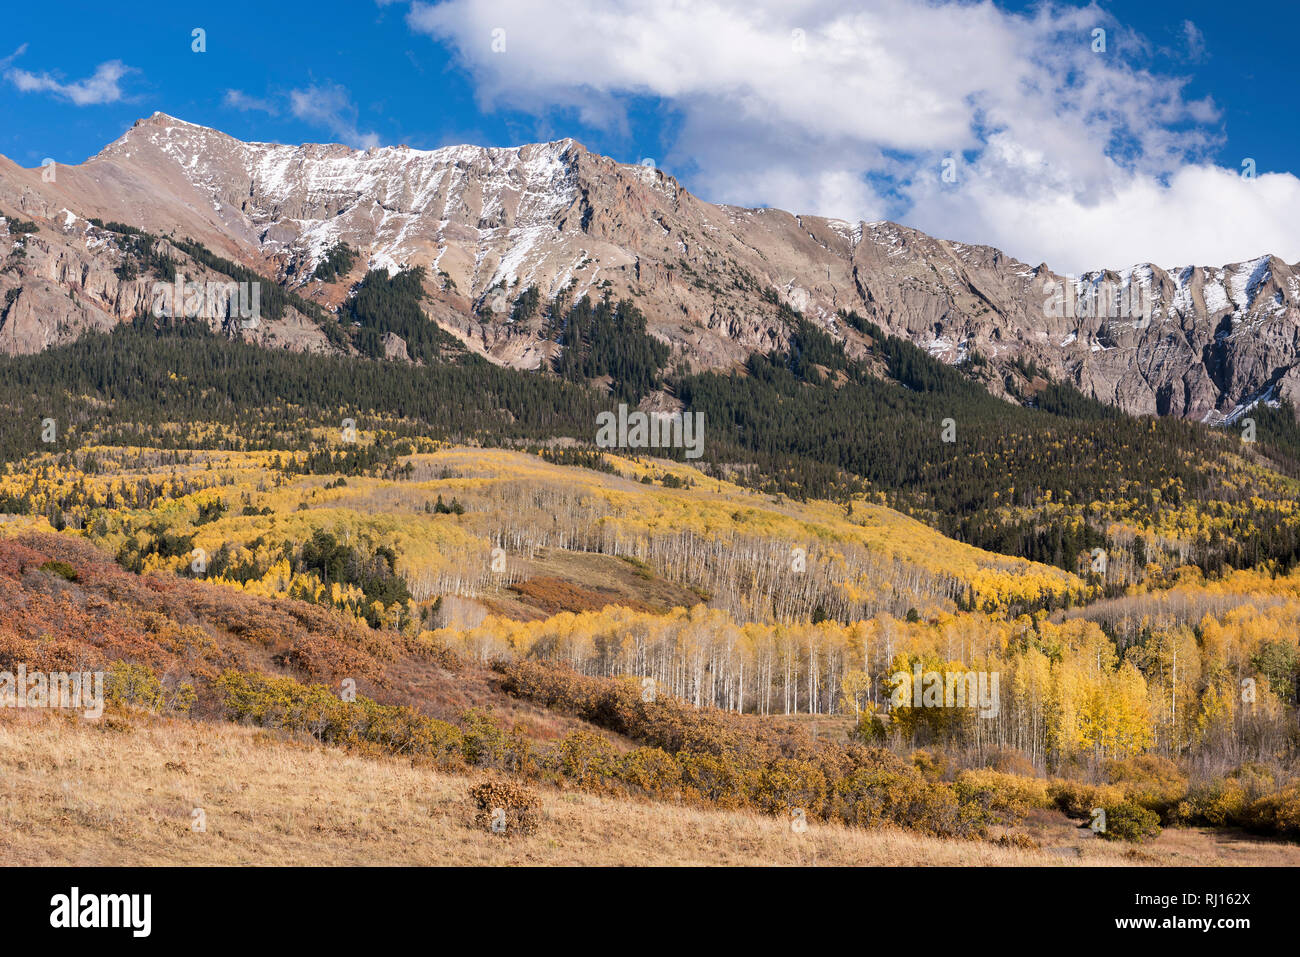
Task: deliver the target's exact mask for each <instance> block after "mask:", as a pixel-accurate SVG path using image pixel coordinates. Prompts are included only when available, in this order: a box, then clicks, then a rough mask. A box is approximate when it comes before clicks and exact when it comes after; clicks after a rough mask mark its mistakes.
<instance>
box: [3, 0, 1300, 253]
mask: <svg viewBox="0 0 1300 957" xmlns="http://www.w3.org/2000/svg"><path fill="white" fill-rule="evenodd" d="M122 7H126V8H128V12H124V11H123V9H120V8H116V7H113V6H110V5H105V4H102V3H93V4H92V3H84V4H83V3H66V2H65V3H59V4H57V5H55V4H19V5H13V6H11V7H10V8H9V9H8V10H7V11H6V14H5V23H6V26H7V28H8V29H7V31H6V36H5V37H4V38H3V39H2V40H0V110H3V116H4V117H5V122H4V123H3V124H0V153H4V154H5V155H7V156H9V157H10V158H11V159H13V160H15V161H17V162H19V163H21V164H23V165H26V166H35V165H38V164H39V163H40V162H41V161H42V160H43V159H44V158H46V157H50V158H53V159H55V160H56V161H58V162H61V163H75V162H80V161H81V160H83V159H85V158H86V157H88V156H90V155H93V154H94V153H95V152H96V151H98V150H99V149H100V148H101V147H102V146H104V145H105V144H106V143H108V142H110V141H112V140H113V139H116V138H117V137H118V136H120V135H121V133H122V132H123V131H124V130H125V129H126V128H127V127H128V126H129V125H130V123H131V122H132V121H134V120H135V119H137V118H138V117H141V116H147V115H149V114H151V113H153V112H154V111H156V110H161V111H163V112H166V113H170V114H173V115H175V116H178V117H181V118H182V119H185V120H189V121H191V122H195V123H200V124H203V125H205V126H212V127H215V128H218V129H221V130H223V131H225V132H228V133H230V134H232V135H234V136H237V137H240V138H242V139H259V140H274V141H279V142H291V143H292V142H305V141H312V142H320V141H327V142H328V141H342V142H347V143H349V144H350V145H354V146H364V145H370V144H380V145H388V144H399V143H405V144H408V145H410V146H415V147H421V148H433V147H437V146H442V145H447V144H451V143H463V142H470V143H478V144H482V145H492V146H508V145H514V144H518V143H521V142H529V141H535V140H541V139H555V138H560V137H563V136H572V137H574V138H576V139H578V140H580V141H582V142H583V143H585V144H586V145H587V146H588V147H589V148H591V149H593V150H596V151H598V152H601V153H605V154H608V155H611V156H613V157H615V158H617V159H620V160H623V161H627V162H637V161H640V160H642V159H644V158H647V157H650V158H653V159H654V160H655V162H656V163H658V165H660V166H661V167H663V168H665V169H666V170H667V171H668V172H670V173H673V174H674V175H676V176H677V177H678V178H679V179H680V180H681V181H682V182H683V184H684V185H686V186H687V187H688V188H690V189H692V190H693V191H694V192H696V193H697V194H699V195H701V196H702V197H704V198H706V199H710V200H714V201H722V202H736V203H742V204H745V205H772V206H779V207H782V208H787V209H791V210H792V211H795V212H810V213H819V214H823V215H835V216H840V217H843V218H846V219H850V220H856V219H859V218H865V219H879V218H889V219H895V220H897V221H900V222H903V223H906V224H909V225H914V226H917V227H918V228H922V229H925V230H926V231H928V232H931V233H935V234H937V235H940V236H944V237H947V238H953V239H959V240H962V241H966V242H988V243H990V244H993V245H998V246H1001V247H1002V248H1004V249H1007V250H1008V251H1009V252H1012V253H1013V254H1014V255H1017V256H1019V257H1020V258H1022V259H1025V260H1026V261H1029V262H1031V263H1036V262H1038V261H1039V260H1043V259H1045V260H1047V261H1049V262H1050V263H1052V265H1054V266H1056V267H1057V268H1061V269H1068V270H1079V271H1082V269H1085V268H1090V267H1093V266H1100V265H1111V266H1124V265H1128V264H1130V263H1131V262H1136V261H1145V260H1152V261H1156V262H1158V263H1160V264H1162V265H1165V266H1173V265H1177V264H1181V263H1184V262H1191V261H1196V262H1199V263H1209V264H1219V263H1221V262H1227V261H1233V260H1236V259H1243V258H1249V257H1252V256H1254V255H1258V254H1260V253H1263V252H1274V253H1277V254H1279V255H1282V256H1283V257H1284V258H1286V259H1288V261H1295V260H1296V259H1300V229H1297V228H1295V227H1294V226H1292V224H1293V223H1295V222H1297V221H1300V180H1297V179H1296V177H1295V176H1293V175H1291V174H1292V172H1293V171H1295V170H1296V168H1297V166H1300V161H1298V159H1297V158H1298V156H1300V124H1297V123H1296V122H1295V120H1294V118H1293V117H1294V107H1293V104H1292V100H1293V98H1294V90H1295V87H1296V83H1295V81H1296V79H1297V77H1296V72H1297V71H1296V69H1295V68H1294V67H1293V66H1292V65H1291V63H1292V59H1293V57H1292V54H1291V53H1290V52H1289V51H1288V47H1287V44H1284V43H1281V42H1278V40H1279V38H1282V37H1286V36H1294V35H1296V34H1297V32H1300V6H1297V5H1294V4H1290V3H1281V2H1278V3H1260V4H1252V5H1250V6H1249V7H1246V6H1244V5H1232V4H1224V3H1222V2H1219V3H1211V2H1203V0H1181V2H1178V3H1165V2H1148V3H1124V4H1116V3H1110V4H1101V5H1088V6H1083V5H1080V4H1057V5H1052V6H1046V7H1045V6H1042V5H1039V4H1028V3H1010V2H1004V3H998V4H991V3H983V4H971V3H951V4H944V3H928V4H927V3H920V2H912V0H880V2H869V3H866V2H858V3H840V2H834V0H785V2H781V3H777V2H771V3H764V2H752V0H745V2H742V0H700V2H697V3H694V4H686V3H681V2H677V0H663V2H657V3H650V2H643V0H551V2H547V3H539V2H535V0H533V2H523V0H495V2H480V0H444V2H440V3H432V4H423V3H415V4H410V3H400V2H387V3H373V2H366V0H353V2H334V3H330V2H316V3H302V2H276V3H266V2H262V3H251V2H245V0H229V2H225V3H222V4H219V5H213V4H193V5H187V4H184V3H178V4H172V5H167V6H154V5H148V6H146V5H143V4H142V5H140V10H139V12H138V13H133V12H129V7H130V5H122ZM1247 11H1248V12H1247ZM195 28H201V29H202V30H204V31H205V40H206V52H202V53H196V52H193V50H192V45H193V42H194V41H193V37H192V31H193V30H194V29H195ZM1097 29H1102V30H1105V31H1106V33H1105V37H1104V40H1105V43H1104V49H1101V50H1098V49H1097V39H1096V35H1095V34H1094V31H1095V30H1097ZM1247 159H1251V160H1253V161H1254V171H1255V172H1256V174H1257V175H1256V176H1255V177H1254V179H1248V178H1245V177H1242V176H1241V175H1240V174H1241V172H1242V170H1243V169H1244V167H1243V165H1242V164H1243V162H1244V161H1246V160H1247ZM945 173H946V174H947V176H945Z"/></svg>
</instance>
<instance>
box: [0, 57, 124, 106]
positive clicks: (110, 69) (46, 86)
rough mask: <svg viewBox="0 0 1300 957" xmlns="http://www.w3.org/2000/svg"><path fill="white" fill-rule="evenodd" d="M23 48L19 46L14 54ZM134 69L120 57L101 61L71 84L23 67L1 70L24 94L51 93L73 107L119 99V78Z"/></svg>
mask: <svg viewBox="0 0 1300 957" xmlns="http://www.w3.org/2000/svg"><path fill="white" fill-rule="evenodd" d="M24 49H26V45H24V46H22V47H19V49H18V52H17V53H15V54H14V56H18V55H19V54H21V53H22V52H23V50H24ZM134 72H136V71H135V69H134V68H133V67H129V66H127V65H126V64H125V63H123V62H122V61H121V60H109V61H108V62H107V63H101V64H100V65H99V66H98V67H97V68H96V69H95V74H94V76H91V77H87V78H86V79H84V80H77V81H76V82H74V83H61V82H59V81H58V80H56V79H55V78H54V77H52V76H51V75H50V74H48V73H41V74H35V73H28V72H27V71H26V70H18V69H12V70H9V71H8V72H6V73H5V77H6V79H8V80H9V82H10V83H12V84H13V85H14V86H16V87H18V89H19V90H21V91H22V92H24V93H52V94H54V95H55V96H57V97H61V98H63V99H65V100H69V101H71V102H73V103H75V104H76V105H77V106H92V105H96V104H100V103H116V102H117V101H118V100H120V99H122V87H121V85H120V81H121V79H122V78H123V77H124V76H126V75H127V74H128V73H134Z"/></svg>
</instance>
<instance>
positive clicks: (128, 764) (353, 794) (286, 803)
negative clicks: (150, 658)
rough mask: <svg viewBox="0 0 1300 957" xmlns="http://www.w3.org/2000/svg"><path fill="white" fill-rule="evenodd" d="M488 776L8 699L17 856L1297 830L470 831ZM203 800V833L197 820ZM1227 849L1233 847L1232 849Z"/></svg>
mask: <svg viewBox="0 0 1300 957" xmlns="http://www.w3.org/2000/svg"><path fill="white" fill-rule="evenodd" d="M476 780H478V778H475V777H473V776H468V775H452V774H438V773H434V772H431V771H429V770H426V769H423V768H414V767H412V766H410V765H409V764H407V763H404V762H401V761H397V760H376V759H370V758H362V757H358V756H355V755H351V754H346V753H343V752H340V751H337V750H334V749H329V748H322V747H317V746H315V745H310V744H306V745H305V744H300V743H297V742H292V741H286V740H284V739H282V738H280V737H278V736H274V735H271V734H268V733H266V732H261V731H258V730H255V729H251V728H244V727H238V726H234V725H225V724H198V723H193V722H189V721H185V720H170V719H160V718H155V717H150V716H147V715H136V714H133V715H130V716H128V717H126V718H120V717H119V718H111V717H106V718H105V719H103V720H102V721H100V722H98V723H92V722H85V721H83V720H81V719H80V718H77V717H68V716H64V715H59V714H50V713H37V712H17V711H8V710H5V711H0V847H4V848H5V855H4V860H5V863H8V864H25V865H33V864H35V865H41V864H70V865H95V864H122V865H149V864H181V865H222V864H305V865H310V864H318V865H348V864H408V865H421V864H444V865H445V864H453V865H499V864H539V865H540V864H546V865H612V864H619V865H669V864H683V865H719V864H725V865H741V864H749V865H881V864H887V865H900V864H901V865H909V864H952V865H980V866H991V865H1038V864H1074V863H1083V864H1135V863H1136V864H1142V863H1274V864H1288V863H1290V864H1295V863H1297V862H1300V848H1296V847H1295V846H1294V845H1286V844H1276V843H1265V842H1256V841H1246V840H1242V839H1239V838H1238V839H1223V838H1221V837H1215V836H1211V835H1209V834H1207V833H1206V832H1200V831H1181V832H1172V831H1167V832H1166V833H1165V834H1164V835H1163V836H1162V837H1161V838H1160V839H1159V840H1158V841H1156V842H1154V843H1153V844H1151V845H1148V846H1146V847H1144V848H1143V849H1142V851H1141V852H1140V853H1139V854H1138V855H1136V856H1134V855H1131V854H1128V853H1127V849H1126V848H1125V847H1123V846H1119V845H1114V844H1108V843H1105V842H1102V841H1099V840H1096V839H1091V840H1089V839H1085V837H1084V836H1083V835H1081V834H1079V833H1078V832H1077V830H1076V829H1074V828H1073V827H1072V826H1070V825H1062V826H1060V827H1055V826H1047V827H1043V826H1041V825H1040V827H1039V828H1038V829H1037V830H1036V831H1035V835H1036V836H1037V837H1038V838H1039V839H1040V840H1042V841H1043V842H1044V844H1045V847H1044V849H1043V850H1018V849H1012V848H1004V847H1000V846H997V845H995V844H991V843H987V842H966V841H945V840H937V839H932V838H926V837H920V836H917V835H914V834H910V833H907V832H902V831H893V830H880V831H861V830H853V829H848V828H843V827H835V826H828V825H820V824H810V825H809V827H808V830H807V831H806V832H805V833H802V834H796V833H793V832H792V830H791V829H790V827H789V825H788V824H786V823H785V822H784V821H781V820H776V819H773V818H769V817H763V816H760V815H755V814H750V813H730V812H720V811H709V810H701V809H696V808H689V807H676V806H671V805H663V804H649V803H639V802H633V801H627V800H615V799H612V798H604V797H596V796H592V795H587V794H579V793H571V792H561V791H556V790H552V789H547V788H543V789H542V794H541V796H542V808H541V825H540V828H539V829H538V832H537V833H536V834H535V835H532V836H529V837H501V836H496V835H492V834H488V833H484V832H480V831H476V830H473V829H471V828H470V826H469V823H468V822H469V819H470V816H471V813H472V812H471V809H470V803H469V800H468V797H467V792H468V790H469V788H470V786H471V785H472V784H473V783H474V782H475V781H476ZM195 808H202V809H203V810H204V812H205V814H206V826H207V830H206V832H203V833H200V832H196V831H194V830H192V828H191V821H192V814H193V810H194V809H195ZM1225 848H1227V849H1226V850H1225Z"/></svg>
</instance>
